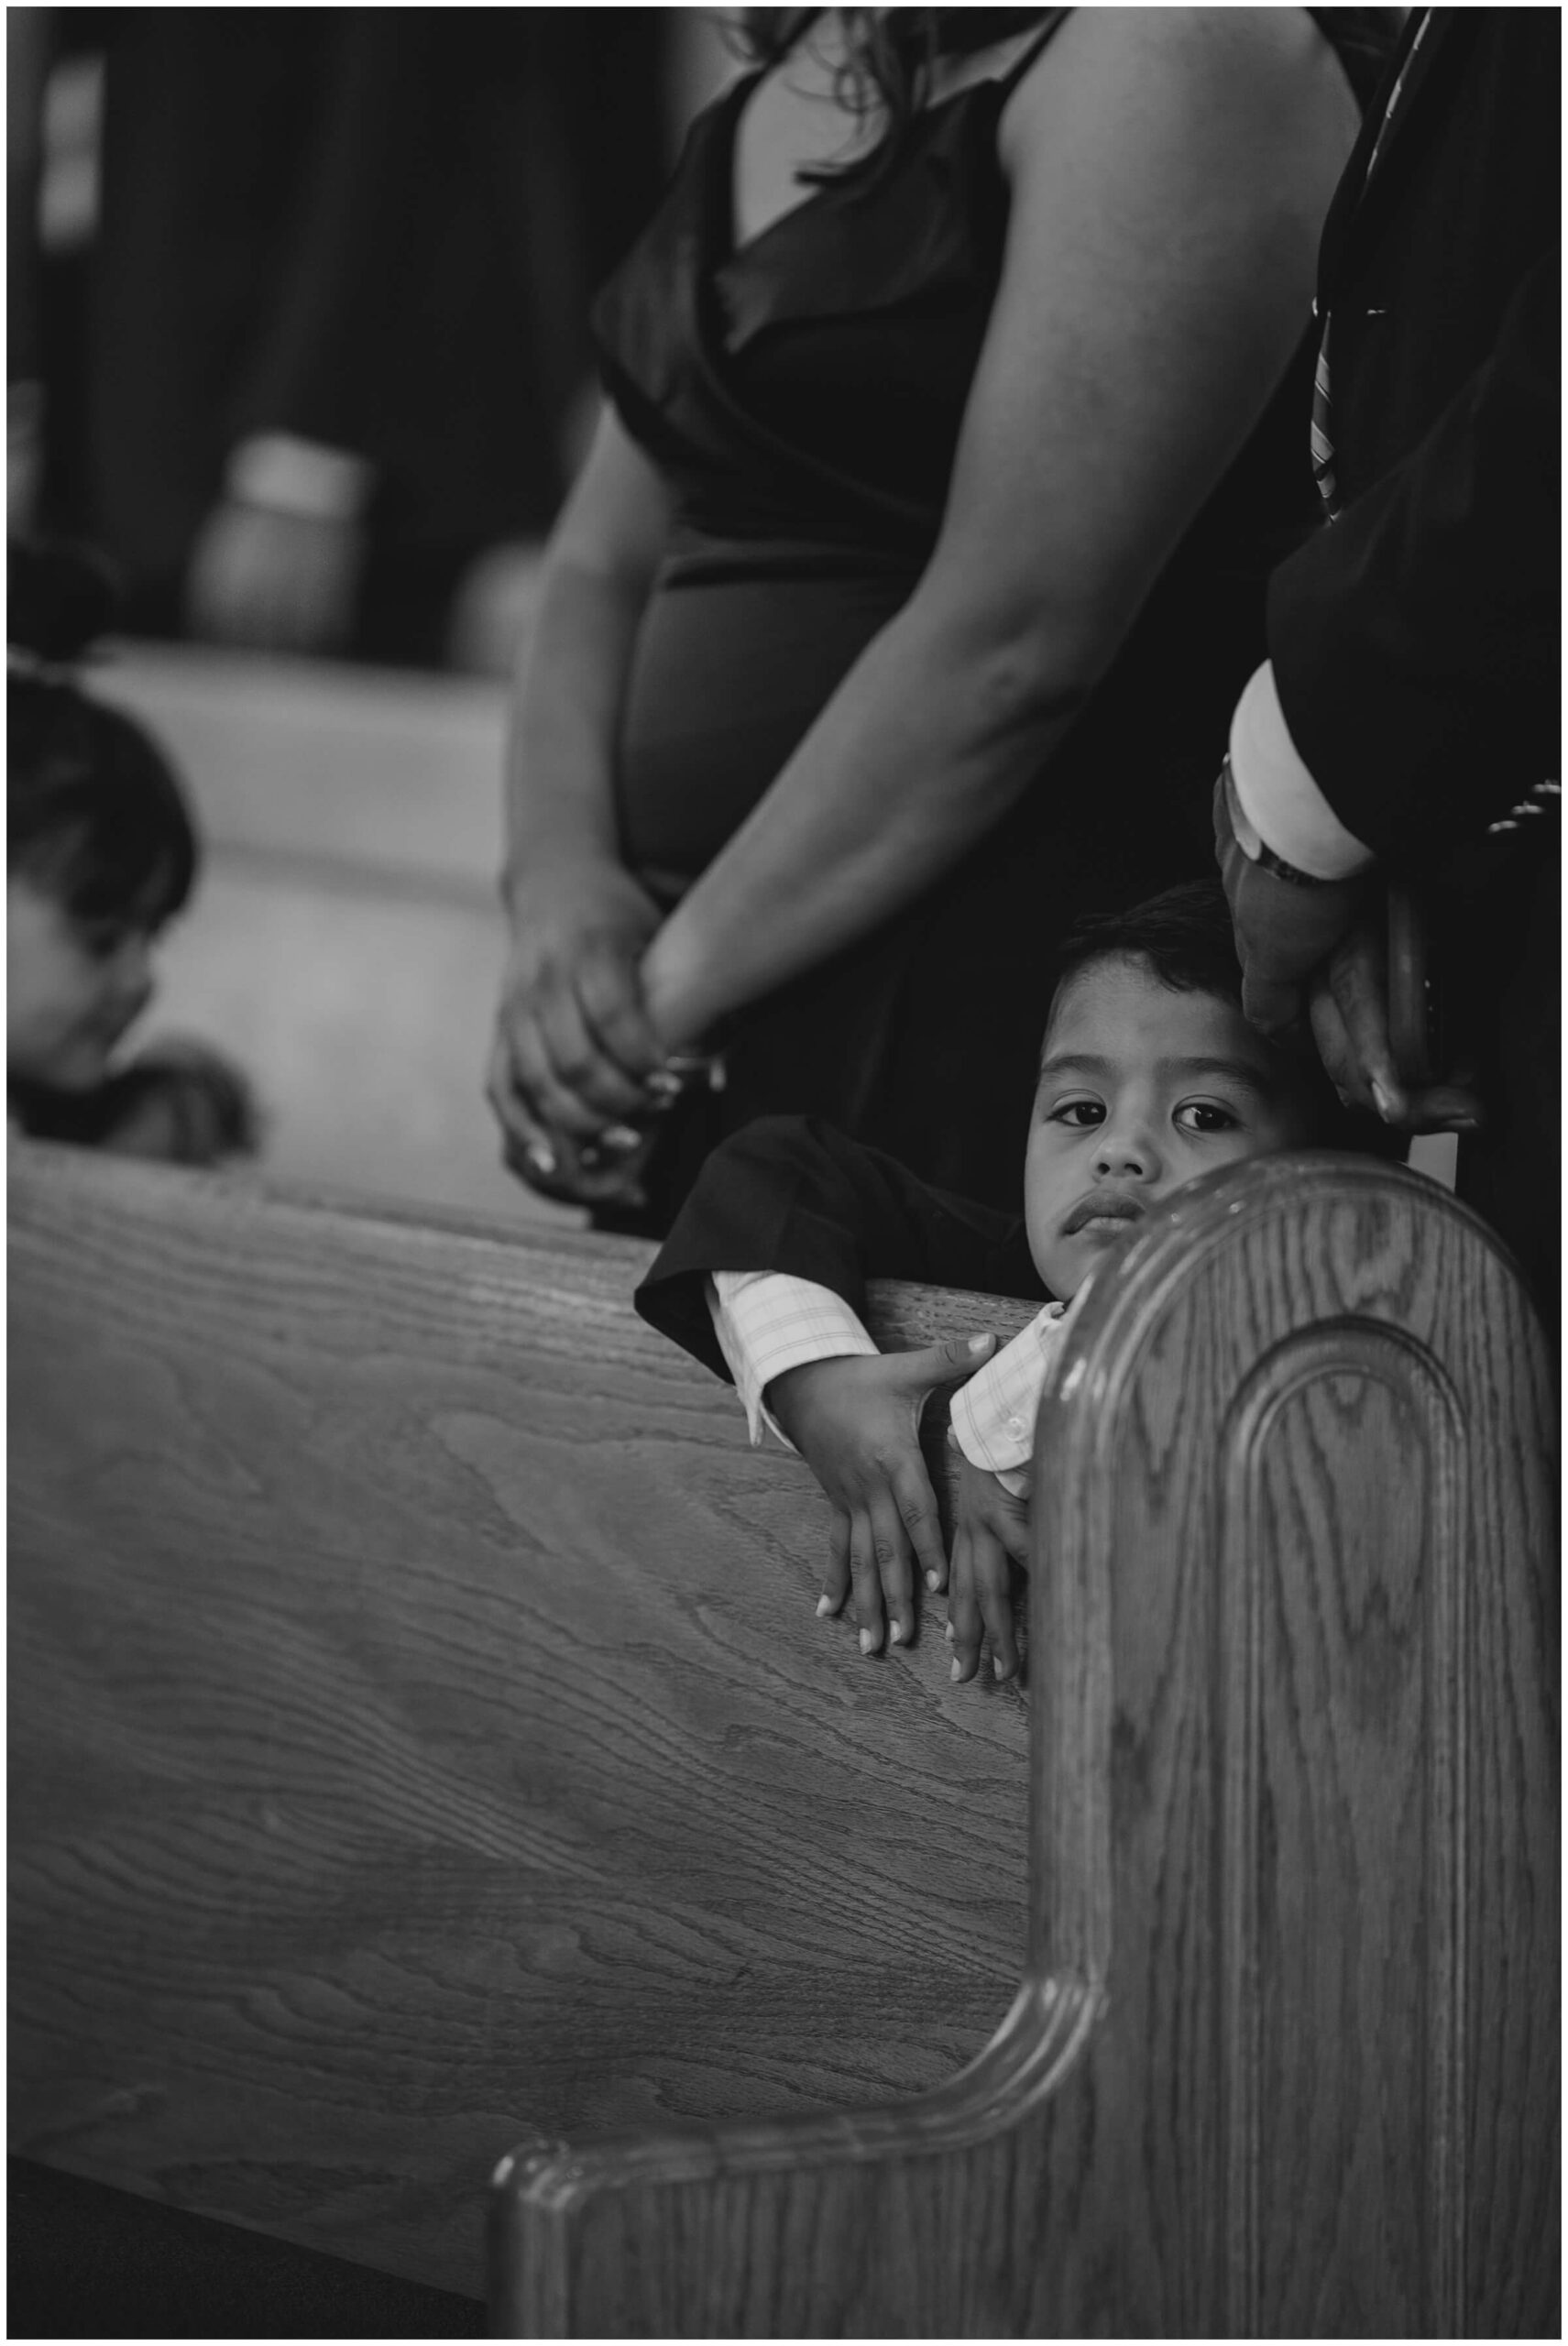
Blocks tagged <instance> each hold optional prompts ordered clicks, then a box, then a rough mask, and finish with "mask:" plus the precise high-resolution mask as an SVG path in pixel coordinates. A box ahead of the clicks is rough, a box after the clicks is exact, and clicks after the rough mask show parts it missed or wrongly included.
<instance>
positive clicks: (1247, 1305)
mask: <svg viewBox="0 0 1568 2346" xmlns="http://www.w3.org/2000/svg"><path fill="white" fill-rule="evenodd" d="M1554 1420H1555V1406H1554V1400H1553V1395H1552V1383H1551V1377H1550V1374H1549V1364H1548V1361H1547V1359H1546V1356H1545V1349H1544V1344H1543V1340H1542V1337H1541V1329H1540V1326H1539V1323H1538V1322H1537V1321H1536V1320H1535V1319H1534V1317H1533V1314H1532V1313H1531V1311H1530V1307H1529V1305H1528V1303H1527V1301H1526V1299H1525V1297H1524V1295H1523V1292H1522V1290H1521V1288H1520V1287H1519V1282H1518V1279H1517V1277H1516V1276H1515V1274H1514V1272H1513V1270H1512V1268H1511V1266H1509V1264H1508V1262H1507V1260H1506V1259H1505V1258H1504V1256H1503V1255H1501V1253H1500V1251H1499V1250H1498V1249H1497V1247H1496V1245H1495V1244H1493V1242H1492V1241H1491V1239H1490V1238H1489V1236H1488V1235H1487V1233H1486V1232H1485V1231H1484V1230H1483V1229H1482V1228H1481V1226H1480V1225H1479V1223H1477V1222H1475V1220H1474V1219H1473V1218H1472V1217H1471V1216H1469V1215H1468V1214H1467V1213H1466V1211H1464V1209H1463V1208H1461V1207H1459V1206H1457V1205H1456V1204H1455V1203H1454V1202H1453V1200H1451V1199H1449V1198H1447V1197H1446V1196H1444V1195H1443V1194H1442V1193H1441V1192H1439V1191H1438V1190H1436V1189H1433V1188H1432V1187H1431V1184H1429V1183H1427V1182H1425V1181H1423V1180H1422V1179H1421V1178H1420V1177H1419V1176H1417V1175H1414V1174H1410V1173H1408V1172H1404V1171H1390V1170H1386V1169H1378V1168H1375V1167H1372V1166H1369V1165H1365V1164H1357V1163H1355V1162H1353V1161H1352V1160H1350V1159H1343V1158H1342V1159H1333V1158H1323V1157H1319V1158H1316V1159H1310V1158H1306V1159H1300V1160H1297V1161H1295V1162H1292V1161H1288V1160H1283V1159H1276V1160H1268V1161H1261V1162H1256V1163H1254V1164H1252V1165H1249V1166H1246V1167H1244V1168H1235V1169H1234V1170H1233V1171H1231V1172H1230V1173H1228V1174H1224V1175H1222V1176H1220V1177H1218V1178H1216V1179H1215V1180H1214V1181H1213V1182H1211V1183H1208V1184H1205V1185H1203V1186H1202V1187H1201V1189H1193V1190H1191V1191H1189V1192H1187V1193H1185V1194H1184V1195H1183V1196H1182V1198H1181V1199H1180V1200H1178V1201H1175V1202H1173V1203H1172V1204H1171V1205H1169V1206H1168V1207H1167V1208H1166V1209H1164V1210H1163V1211H1162V1212H1161V1213H1160V1214H1158V1215H1157V1216H1156V1217H1154V1218H1153V1219H1152V1220H1151V1222H1149V1223H1148V1224H1146V1225H1145V1226H1144V1227H1143V1229H1141V1230H1140V1233H1139V1234H1138V1236H1137V1238H1136V1239H1135V1241H1134V1242H1133V1244H1132V1245H1131V1247H1130V1248H1129V1251H1128V1253H1127V1254H1126V1255H1125V1256H1124V1258H1123V1261H1122V1264H1121V1266H1120V1271H1119V1275H1118V1276H1116V1277H1108V1278H1105V1279H1104V1280H1103V1281H1102V1284H1100V1285H1099V1286H1098V1288H1097V1291H1096V1292H1094V1293H1093V1294H1092V1296H1091V1298H1090V1299H1088V1300H1087V1302H1086V1303H1085V1305H1084V1308H1083V1310H1082V1311H1081V1313H1080V1317H1079V1319H1078V1321H1077V1324H1076V1328H1075V1331H1074V1333H1073V1336H1072V1339H1071V1342H1070V1343H1069V1345H1068V1346H1067V1347H1066V1348H1065V1350H1064V1353H1063V1355H1062V1358H1061V1360H1060V1363H1059V1365H1058V1372H1057V1374H1056V1376H1055V1378H1054V1382H1053V1385H1052V1387H1051V1389H1050V1390H1049V1391H1048V1393H1047V1397H1046V1398H1045V1401H1044V1404H1043V1409H1042V1418H1041V1427H1040V1446H1039V1451H1038V1453H1037V1464H1036V1477H1037V1481H1036V1488H1037V1494H1038V1496H1037V1500H1036V1566H1035V1571H1034V1574H1033V1581H1032V1591H1033V1595H1034V1601H1035V1604H1036V1636H1035V1640H1034V1648H1033V1655H1032V1673H1033V1695H1032V1701H1031V1728H1032V1760H1031V1778H1032V1811H1031V1823H1030V1840H1031V1854H1030V1887H1029V1914H1028V1946H1027V1953H1026V1956H1025V1963H1024V1966H1023V1969H1022V1973H1021V1978H1020V1982H1019V1985H1018V1988H1017V1991H1016V1995H1015V1997H1014V2001H1013V2004H1012V2007H1011V2010H1010V2011H1009V2013H1008V2015H1007V2018H1006V2019H1005V2021H1004V2022H1003V2024H1002V2026H1001V2027H1000V2028H999V2029H998V2031H997V2033H996V2034H995V2035H994V2036H993V2037H992V2041H991V2042H990V2044H989V2045H987V2046H986V2048H985V2049H984V2051H983V2052H982V2053H981V2055H980V2056H979V2057H978V2059H977V2060H975V2061H974V2062H973V2063H972V2064H970V2066H968V2067H967V2068H965V2069H964V2070H963V2071H962V2072H960V2073H959V2075H958V2076H957V2077H953V2078H950V2079H949V2080H948V2082H946V2083H945V2084H944V2085H942V2086H939V2087H938V2088H936V2089H935V2090H934V2091H928V2092H926V2093H923V2094H920V2095H916V2096H915V2097H913V2098H905V2099H890V2098H887V2097H884V2096H883V2095H881V2094H880V2093H878V2094H874V2095H868V2096H867V2097H866V2099H865V2101H864V2103H863V2105H862V2106H861V2108H860V2109H858V2110H850V2111H847V2110H844V2109H843V2108H842V2107H841V2106H839V2107H835V2108H833V2109H831V2110H828V2109H824V2110H821V2111H818V2112H814V2113H799V2114H792V2115H790V2116H788V2117H785V2118H784V2119H782V2120H771V2121H754V2120H739V2121H732V2122H729V2123H723V2124H718V2125H708V2126H706V2127H702V2128H697V2129H684V2130H679V2131H677V2130H673V2129H670V2128H667V2127H659V2128H639V2129H637V2130H634V2131H631V2132H623V2133H621V2134H620V2135H619V2136H617V2137H614V2138H611V2139H593V2138H590V2137H588V2136H586V2135H576V2134H574V2135H573V2136H572V2138H571V2139H570V2140H569V2141H566V2142H555V2143H549V2142H543V2141H539V2140H530V2141H527V2142H524V2143H521V2144H520V2146H519V2147H518V2148H517V2149H516V2150H515V2151H514V2152H513V2153H512V2154H511V2155H510V2157H509V2158H508V2159H507V2160H506V2161H505V2162H504V2163H503V2165H502V2167H501V2169H500V2171H499V2175H498V2177H497V2181H496V2188H495V2201H494V2208H493V2213H492V2264H493V2296H492V2304H493V2308H494V2310H493V2317H492V2319H493V2325H494V2327H495V2328H496V2330H498V2331H499V2333H501V2334H504V2335H516V2336H532V2337H559V2336H570V2337H624V2336H676V2337H694V2336H713V2335H718V2336H736V2335H740V2336H781V2337H795V2336H804V2337H847V2336H850V2337H892V2336H899V2337H904V2336H919V2337H974V2336H980V2337H1019V2336H1036V2337H1037V2336H1046V2337H1153V2336H1164V2335H1177V2336H1186V2337H1208V2336H1220V2335H1223V2336H1233V2337H1250V2336H1259V2335H1266V2336H1284V2337H1289V2336H1311V2337H1359V2336H1385V2337H1394V2336H1398V2337H1405V2336H1432V2337H1477V2336H1491V2335H1526V2336H1556V2335H1557V2334H1558V2317H1559V2312H1560V2300H1559V2281H1558V2209H1559V2190H1560V2167H1559V2162H1558V2156H1557V2148H1558V2145H1557V2124H1558V2109H1559V2104H1558V2076H1557V2041H1558V1995H1559V1982H1558V1972H1557V1939H1556V1934H1557V1918H1558V1911H1559V1899H1560V1884H1559V1875H1558V1864H1557V1843H1556V1828H1555V1817H1556V1811H1555V1798H1556V1785H1557V1772H1558V1752H1557V1711H1556V1620H1557V1615H1556V1597H1557V1554H1556V1546H1555V1521H1554V1496H1555V1493H1554V1482H1553V1477H1552V1464H1551V1460H1552V1438H1553V1430H1554ZM979 1936H980V1925H979V1918H978V1917H977V1929H976V1938H977V1944H978V1942H979Z"/></svg>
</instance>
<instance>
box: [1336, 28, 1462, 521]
mask: <svg viewBox="0 0 1568 2346" xmlns="http://www.w3.org/2000/svg"><path fill="white" fill-rule="evenodd" d="M1432 14H1433V12H1432V10H1431V8H1426V9H1423V10H1422V12H1421V20H1420V24H1419V25H1418V26H1417V27H1416V29H1415V33H1414V35H1413V36H1412V38H1411V41H1410V45H1409V49H1407V50H1406V51H1405V61H1404V63H1403V64H1402V65H1401V66H1400V68H1399V71H1398V75H1397V76H1396V77H1395V82H1394V86H1393V88H1392V89H1391V90H1390V91H1389V93H1388V96H1387V103H1386V104H1385V105H1384V108H1383V119H1382V121H1381V122H1380V123H1379V124H1378V126H1377V136H1376V138H1375V139H1374V140H1373V142H1372V152H1371V154H1370V155H1369V156H1368V157H1367V159H1366V169H1365V171H1364V172H1363V174H1362V180H1361V192H1362V194H1363V195H1365V192H1366V187H1367V182H1368V181H1370V179H1371V177H1372V174H1373V172H1374V171H1375V170H1376V169H1377V160H1378V158H1379V156H1380V155H1381V154H1382V152H1383V149H1384V148H1385V146H1386V145H1387V138H1388V129H1389V126H1390V124H1391V123H1392V122H1393V119H1394V115H1395V113H1396V111H1397V109H1398V104H1399V99H1400V97H1401V95H1402V93H1403V92H1404V87H1405V82H1406V81H1407V79H1408V78H1409V71H1410V67H1411V66H1412V64H1413V63H1414V62H1415V57H1416V51H1417V50H1418V49H1420V45H1421V43H1422V41H1423V40H1425V38H1426V37H1427V27H1429V26H1430V25H1431V20H1432ZM1332 327H1333V321H1332V318H1329V317H1325V318H1324V320H1323V331H1322V336H1321V340H1320V342H1319V344H1318V363H1317V366H1316V367H1315V368H1314V369H1313V372H1312V423H1311V447H1312V478H1313V479H1314V481H1316V483H1317V485H1318V495H1319V497H1320V498H1321V499H1322V505H1323V519H1324V521H1333V520H1335V518H1336V517H1337V515H1338V513H1339V510H1340V507H1339V484H1338V482H1337V481H1336V479H1335V477H1334V436H1333V400H1332V389H1331V385H1332V377H1331V374H1330V369H1329V341H1330V336H1331V334H1332Z"/></svg>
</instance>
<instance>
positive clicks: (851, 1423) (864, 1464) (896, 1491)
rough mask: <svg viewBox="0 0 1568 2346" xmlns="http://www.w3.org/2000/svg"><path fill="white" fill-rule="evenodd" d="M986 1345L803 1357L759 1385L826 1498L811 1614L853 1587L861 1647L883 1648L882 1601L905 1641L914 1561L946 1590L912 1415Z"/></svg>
mask: <svg viewBox="0 0 1568 2346" xmlns="http://www.w3.org/2000/svg"><path fill="white" fill-rule="evenodd" d="M995 1343H996V1339H995V1337H994V1336H971V1337H970V1338H969V1339H968V1340H967V1341H966V1340H965V1339H964V1338H963V1337H954V1338H953V1339H952V1340H951V1342H949V1343H942V1344H926V1345H924V1346H922V1348H921V1349H920V1350H919V1351H918V1352H911V1353H889V1354H876V1355H875V1356H874V1357H870V1358H865V1357H862V1358H850V1359H838V1360H813V1361H806V1362H804V1363H803V1364H802V1365H800V1367H798V1368H789V1369H786V1370H785V1371H784V1375H783V1376H775V1377H774V1378H773V1382H772V1384H771V1385H770V1386H769V1387H768V1390H767V1401H768V1407H769V1408H770V1409H772V1411H773V1415H774V1417H775V1418H776V1419H777V1420H778V1422H779V1424H780V1425H781V1426H782V1427H783V1428H784V1431H785V1433H786V1434H787V1435H788V1436H789V1438H790V1440H791V1442H794V1444H795V1448H796V1449H797V1450H798V1451H799V1452H800V1454H801V1456H802V1457H803V1458H804V1459H805V1460H806V1464H808V1465H809V1466H810V1468H811V1471H812V1473H813V1474H815V1475H816V1477H817V1481H818V1482H819V1483H820V1484H821V1485H822V1487H823V1489H824V1490H825V1491H826V1492H827V1494H828V1498H829V1499H830V1500H831V1501H832V1504H833V1530H832V1536H831V1542H830V1547H829V1551H828V1552H829V1562H828V1578H827V1580H826V1581H825V1583H824V1584H823V1590H822V1596H821V1600H820V1602H819V1603H818V1605H817V1613H818V1615H824V1614H830V1613H838V1612H840V1611H841V1610H842V1608H843V1605H844V1601H845V1599H846V1597H847V1596H848V1595H849V1594H850V1588H851V1586H852V1587H853V1589H854V1593H855V1618H856V1620H857V1621H858V1622H859V1624H860V1631H861V1652H862V1653H878V1652H880V1651H881V1650H882V1644H883V1606H884V1603H885V1606H886V1616H887V1619H888V1621H889V1622H890V1623H891V1628H890V1629H889V1631H888V1635H889V1638H890V1640H891V1642H892V1643H893V1644H894V1645H907V1644H908V1643H909V1642H910V1640H911V1639H913V1637H914V1635H915V1606H914V1586H915V1578H914V1575H915V1567H916V1562H918V1564H919V1566H920V1567H921V1569H922V1570H923V1571H924V1573H925V1574H926V1585H927V1588H930V1589H933V1590H938V1589H942V1588H945V1587H946V1586H947V1582H948V1559H947V1557H946V1555H945V1554H944V1553H943V1550H942V1533H941V1527H940V1525H939V1523H938V1517H937V1500H936V1495H935V1493H934V1492H933V1491H932V1488H931V1484H930V1480H929V1477H928V1476H927V1473H926V1462H925V1460H924V1459H923V1458H922V1457H921V1455H920V1411H921V1409H922V1407H923V1405H924V1403H925V1400H926V1397H927V1394H928V1393H930V1392H932V1391H933V1390H934V1389H935V1388H936V1387H938V1385H946V1384H949V1383H951V1382H952V1380H953V1379H954V1378H957V1377H964V1376H972V1374H973V1373H974V1371H975V1370H976V1369H977V1368H979V1367H980V1366H981V1365H982V1363H984V1362H985V1361H986V1360H988V1359H989V1358H990V1356H991V1354H992V1351H993V1349H994V1347H995Z"/></svg>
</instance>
